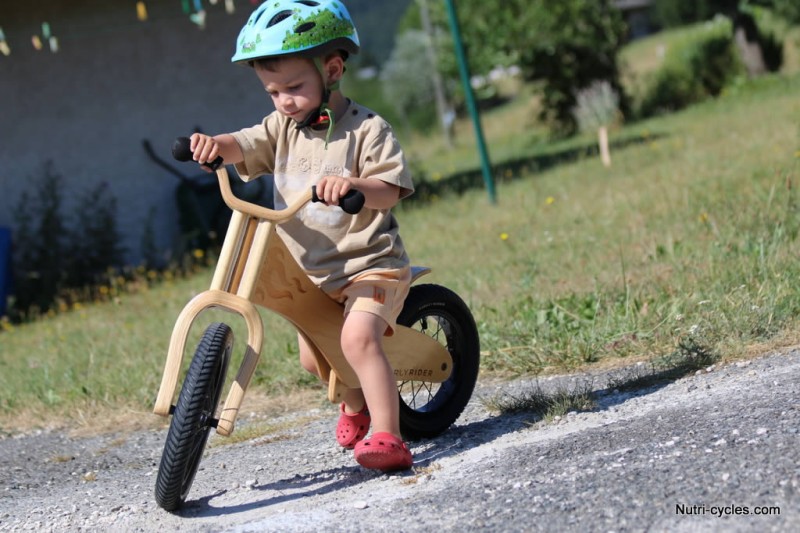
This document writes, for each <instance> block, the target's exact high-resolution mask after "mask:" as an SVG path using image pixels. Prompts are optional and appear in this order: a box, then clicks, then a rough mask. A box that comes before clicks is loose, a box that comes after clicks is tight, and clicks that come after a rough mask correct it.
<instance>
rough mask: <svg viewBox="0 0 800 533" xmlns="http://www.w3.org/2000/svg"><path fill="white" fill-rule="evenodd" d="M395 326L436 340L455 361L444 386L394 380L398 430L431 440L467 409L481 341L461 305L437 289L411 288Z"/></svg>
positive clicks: (447, 291)
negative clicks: (404, 327)
mask: <svg viewBox="0 0 800 533" xmlns="http://www.w3.org/2000/svg"><path fill="white" fill-rule="evenodd" d="M397 322H398V323H399V324H401V325H403V326H407V327H410V328H413V329H416V330H418V331H422V332H424V333H425V334H427V335H429V336H431V337H433V338H435V339H437V340H438V341H439V342H441V343H442V344H444V345H445V346H446V347H447V349H448V351H449V352H450V355H451V356H452V357H453V369H452V373H451V374H450V377H449V378H448V379H447V380H446V381H444V382H443V383H431V382H425V381H398V382H397V390H398V392H399V393H400V430H401V432H402V433H403V436H404V437H405V438H406V439H409V440H414V439H419V438H428V437H435V436H436V435H439V434H441V433H442V432H444V431H445V430H446V429H447V428H449V427H450V426H451V425H452V424H453V422H455V421H456V419H457V418H458V417H459V416H460V415H461V413H462V412H463V411H464V408H465V407H466V406H467V403H468V402H469V399H470V397H471V396H472V391H473V389H474V388H475V382H476V381H477V379H478V370H479V366H480V339H479V338H478V328H477V327H476V326H475V319H474V318H473V317H472V313H470V311H469V308H468V307H467V305H466V304H465V303H464V301H463V300H462V299H461V298H460V297H459V296H458V295H457V294H456V293H454V292H453V291H451V290H450V289H447V288H445V287H442V286H440V285H430V284H428V285H414V286H412V287H411V291H410V292H409V294H408V298H406V302H405V305H404V307H403V311H402V313H400V316H399V317H398V319H397Z"/></svg>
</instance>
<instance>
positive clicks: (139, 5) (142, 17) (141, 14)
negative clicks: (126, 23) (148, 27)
mask: <svg viewBox="0 0 800 533" xmlns="http://www.w3.org/2000/svg"><path fill="white" fill-rule="evenodd" d="M136 18H138V19H139V21H141V22H145V21H146V20H147V6H146V5H145V3H144V2H142V1H139V2H136Z"/></svg>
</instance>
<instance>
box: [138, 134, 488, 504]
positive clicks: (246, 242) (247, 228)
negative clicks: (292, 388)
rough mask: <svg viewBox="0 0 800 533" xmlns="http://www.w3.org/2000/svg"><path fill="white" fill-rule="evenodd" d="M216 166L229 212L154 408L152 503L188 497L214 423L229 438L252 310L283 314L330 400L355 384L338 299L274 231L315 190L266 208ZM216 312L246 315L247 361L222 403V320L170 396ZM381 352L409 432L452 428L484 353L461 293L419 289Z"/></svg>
mask: <svg viewBox="0 0 800 533" xmlns="http://www.w3.org/2000/svg"><path fill="white" fill-rule="evenodd" d="M173 155H174V156H175V157H176V159H178V160H181V161H188V160H191V156H192V154H191V151H190V150H189V144H188V139H187V138H185V137H183V138H179V139H178V140H176V143H175V145H174V146H173ZM216 172H217V178H218V180H219V185H220V190H221V193H222V197H223V199H224V200H225V203H226V204H227V205H228V206H229V207H230V208H231V209H232V210H233V214H232V216H231V221H230V224H229V227H228V230H227V234H226V236H225V240H224V242H223V246H222V250H221V252H220V257H219V260H218V262H217V265H216V269H215V271H214V276H213V279H212V281H211V287H210V289H209V290H207V291H205V292H203V293H201V294H199V295H197V296H196V297H194V298H193V299H192V300H191V301H190V302H189V303H188V304H187V305H186V307H185V308H184V309H183V311H182V312H181V313H180V315H179V316H178V319H177V322H176V323H175V327H174V329H173V332H172V338H171V340H170V344H169V352H168V354H167V361H166V365H165V367H164V374H163V377H162V380H161V387H160V389H159V391H158V397H157V399H156V402H155V406H154V408H153V412H154V413H155V414H157V415H161V416H164V417H167V416H169V415H172V420H171V423H170V427H169V430H168V433H167V438H166V443H165V445H164V452H163V454H162V456H161V463H160V466H159V469H158V476H157V479H156V486H155V497H156V502H157V503H158V505H160V506H161V507H162V508H164V509H166V510H168V511H173V510H176V509H178V508H179V507H180V506H181V505H182V504H183V502H184V501H185V500H186V496H187V495H188V493H189V490H190V488H191V486H192V482H193V481H194V478H195V474H196V473H197V470H198V467H199V466H200V460H201V458H202V455H203V451H204V450H205V446H206V442H207V440H208V437H209V435H210V433H211V429H212V428H215V429H216V432H217V433H218V434H220V435H223V436H228V435H230V434H231V432H232V431H233V427H234V423H235V421H236V417H237V415H238V413H239V409H240V407H241V404H242V399H243V397H244V393H245V390H246V389H247V386H248V384H249V382H250V378H251V377H252V375H253V372H254V370H255V367H256V363H257V361H258V358H259V355H260V351H261V346H262V341H263V339H264V327H263V323H262V321H261V317H260V315H259V313H258V311H257V309H256V306H257V305H258V306H262V307H264V308H266V309H269V310H272V311H274V312H276V313H278V314H279V315H281V316H283V317H284V318H285V319H287V320H288V321H289V322H290V323H291V324H293V325H294V327H295V328H296V329H297V331H298V332H299V334H300V335H302V336H303V338H304V339H305V341H306V342H307V344H308V345H309V346H310V347H311V348H312V350H313V352H314V354H315V356H316V367H317V370H318V372H319V375H320V376H321V377H322V380H323V381H325V382H327V384H328V399H329V400H330V401H331V402H334V403H339V402H341V401H342V397H343V396H344V393H345V392H346V391H347V390H348V389H350V388H359V387H360V385H359V383H358V379H357V378H356V374H355V372H354V371H353V369H352V368H351V367H350V366H349V364H348V363H347V361H346V360H345V358H344V355H343V354H342V349H341V346H340V340H339V339H340V333H341V330H342V325H343V323H344V317H343V308H342V305H340V304H338V303H337V302H335V301H334V300H332V299H331V298H329V297H328V296H327V295H326V294H325V293H324V292H322V290H320V289H319V288H318V287H317V286H316V285H315V284H314V283H312V282H311V280H309V278H308V277H307V276H306V275H305V273H304V272H303V271H302V270H301V269H300V267H299V266H298V265H297V263H296V262H295V260H294V259H293V258H292V256H291V255H290V254H289V252H288V250H287V248H286V246H285V245H284V243H283V241H282V240H281V239H280V237H279V236H278V234H277V233H276V232H275V226H276V224H280V223H281V222H285V221H287V220H289V219H290V218H291V217H293V216H294V215H295V214H296V213H297V212H298V211H299V210H300V209H301V208H302V207H303V206H305V205H306V203H307V202H309V201H316V194H315V192H314V191H313V190H309V191H308V193H307V194H305V195H304V196H303V197H302V198H300V199H299V200H297V201H296V202H295V203H294V204H293V205H290V206H288V207H287V208H286V209H283V210H279V211H278V210H273V209H268V208H266V207H262V206H260V205H257V204H253V203H249V202H246V201H244V200H241V199H239V198H237V197H236V196H234V195H233V193H232V192H231V187H230V182H229V178H228V173H227V171H226V169H225V167H224V166H219V168H218V169H217V170H216ZM363 203H364V196H363V194H361V193H360V192H358V191H355V190H352V191H350V194H349V195H348V196H346V197H345V198H343V199H342V201H341V202H340V206H341V207H342V208H343V209H344V210H345V211H347V212H348V213H351V214H352V213H356V212H358V211H359V210H360V209H361V207H362V206H363ZM412 272H413V274H412V277H413V279H414V280H416V279H418V278H419V277H420V276H422V275H424V274H427V273H428V272H430V269H428V268H420V267H414V268H413V269H412ZM210 308H221V309H224V310H227V311H230V312H232V313H234V314H239V315H241V317H242V318H243V319H244V322H245V323H246V325H247V332H248V333H247V345H246V347H245V353H244V356H243V359H242V364H241V366H240V368H239V371H238V373H237V375H236V378H235V379H234V380H233V382H232V383H231V384H230V387H229V390H228V395H227V399H226V400H225V402H224V404H222V406H221V407H220V405H219V404H220V398H221V396H222V391H223V389H224V388H225V385H226V379H225V376H226V373H227V368H228V363H229V361H230V359H231V353H232V350H233V332H232V330H231V328H230V327H229V326H228V325H226V324H224V323H212V324H210V325H208V326H207V328H206V329H205V331H204V333H203V335H202V338H201V340H200V342H199V344H198V346H197V350H196V351H195V354H194V357H193V359H192V361H191V364H190V365H189V368H188V371H186V374H185V377H184V380H183V385H182V387H181V390H180V393H179V394H178V397H177V401H174V396H175V391H176V389H177V383H178V379H179V376H180V374H181V368H182V361H183V355H184V351H185V346H186V341H187V338H188V336H189V331H190V329H191V328H192V325H193V323H194V322H195V320H196V319H197V318H198V316H199V315H200V314H201V313H202V312H203V311H204V310H206V309H210ZM384 350H385V352H386V354H387V357H388V359H389V362H390V364H391V366H392V369H393V371H394V374H395V376H396V377H397V390H398V394H399V396H400V427H401V431H402V433H403V437H404V438H406V439H409V440H414V439H419V438H426V437H433V436H436V435H439V434H440V433H442V432H443V431H445V430H446V429H447V428H448V427H450V425H451V424H453V422H455V420H456V419H457V418H458V417H459V415H460V414H461V413H462V411H463V410H464V407H465V406H466V405H467V402H468V401H469V399H470V397H471V395H472V391H473V388H474V386H475V382H476V380H477V376H478V367H479V358H480V349H479V339H478V331H477V328H476V326H475V321H474V319H473V317H472V314H471V313H470V311H469V308H468V307H467V306H466V304H465V303H464V302H463V301H462V299H461V298H459V296H458V295H457V294H455V293H454V292H452V291H451V290H449V289H447V288H445V287H442V286H439V285H434V284H424V285H412V287H411V290H410V292H409V295H408V297H407V299H406V301H405V305H404V308H403V311H402V313H401V314H400V317H399V319H398V327H397V328H396V330H395V333H394V335H393V336H391V337H385V338H384Z"/></svg>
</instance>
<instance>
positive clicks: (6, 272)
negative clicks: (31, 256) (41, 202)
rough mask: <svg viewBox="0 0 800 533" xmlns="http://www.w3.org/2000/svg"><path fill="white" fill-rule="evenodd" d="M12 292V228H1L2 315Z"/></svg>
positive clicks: (0, 285) (0, 281) (0, 313)
mask: <svg viewBox="0 0 800 533" xmlns="http://www.w3.org/2000/svg"><path fill="white" fill-rule="evenodd" d="M10 292H11V230H10V229H8V228H0V316H3V315H4V314H6V302H7V300H8V295H9V293H10Z"/></svg>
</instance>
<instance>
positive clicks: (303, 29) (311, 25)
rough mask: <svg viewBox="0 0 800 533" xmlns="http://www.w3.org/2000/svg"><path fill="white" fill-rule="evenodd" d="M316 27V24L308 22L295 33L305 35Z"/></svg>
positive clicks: (297, 28)
mask: <svg viewBox="0 0 800 533" xmlns="http://www.w3.org/2000/svg"><path fill="white" fill-rule="evenodd" d="M316 25H317V23H316V22H306V23H305V24H300V25H299V26H298V27H296V28H295V29H294V32H295V33H297V34H300V33H305V32H307V31H309V30H312V29H314V26H316Z"/></svg>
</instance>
